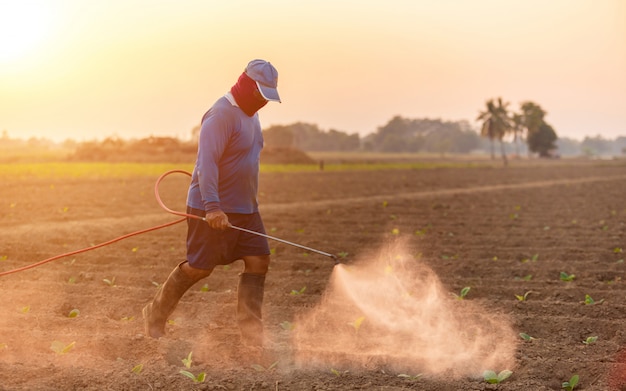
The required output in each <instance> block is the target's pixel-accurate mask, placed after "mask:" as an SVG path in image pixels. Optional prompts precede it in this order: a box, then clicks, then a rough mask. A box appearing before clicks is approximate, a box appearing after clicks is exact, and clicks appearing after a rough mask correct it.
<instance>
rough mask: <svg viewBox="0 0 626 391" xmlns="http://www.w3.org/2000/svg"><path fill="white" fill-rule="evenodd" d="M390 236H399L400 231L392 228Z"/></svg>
mask: <svg viewBox="0 0 626 391" xmlns="http://www.w3.org/2000/svg"><path fill="white" fill-rule="evenodd" d="M391 234H392V235H400V230H399V229H398V228H394V229H392V230H391Z"/></svg>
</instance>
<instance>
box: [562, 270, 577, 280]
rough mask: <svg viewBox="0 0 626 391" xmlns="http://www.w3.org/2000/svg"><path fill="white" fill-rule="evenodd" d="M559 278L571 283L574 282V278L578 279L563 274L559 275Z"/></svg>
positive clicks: (573, 275) (574, 276)
mask: <svg viewBox="0 0 626 391" xmlns="http://www.w3.org/2000/svg"><path fill="white" fill-rule="evenodd" d="M559 278H560V279H561V281H565V282H570V281H574V278H576V275H575V274H567V273H565V272H561V274H560V275H559Z"/></svg>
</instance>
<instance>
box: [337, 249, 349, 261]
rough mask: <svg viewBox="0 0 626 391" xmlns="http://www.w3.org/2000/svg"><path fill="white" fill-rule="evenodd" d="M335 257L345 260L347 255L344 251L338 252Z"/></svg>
mask: <svg viewBox="0 0 626 391" xmlns="http://www.w3.org/2000/svg"><path fill="white" fill-rule="evenodd" d="M337 256H338V257H339V258H341V259H344V258H346V257H347V256H348V253H347V252H345V251H340V252H338V253H337Z"/></svg>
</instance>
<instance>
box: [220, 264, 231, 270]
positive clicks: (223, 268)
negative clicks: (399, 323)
mask: <svg viewBox="0 0 626 391" xmlns="http://www.w3.org/2000/svg"><path fill="white" fill-rule="evenodd" d="M231 267H232V266H230V265H224V266H223V267H222V270H224V271H229V270H230V269H231Z"/></svg>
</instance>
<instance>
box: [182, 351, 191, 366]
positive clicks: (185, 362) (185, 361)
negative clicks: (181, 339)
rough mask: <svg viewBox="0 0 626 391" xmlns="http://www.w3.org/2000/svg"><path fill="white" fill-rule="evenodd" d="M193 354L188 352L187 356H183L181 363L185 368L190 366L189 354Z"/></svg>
mask: <svg viewBox="0 0 626 391" xmlns="http://www.w3.org/2000/svg"><path fill="white" fill-rule="evenodd" d="M192 354H193V352H189V354H188V355H187V358H183V359H182V360H181V361H182V362H183V365H185V368H187V369H189V368H191V363H192V360H191V355H192Z"/></svg>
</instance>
